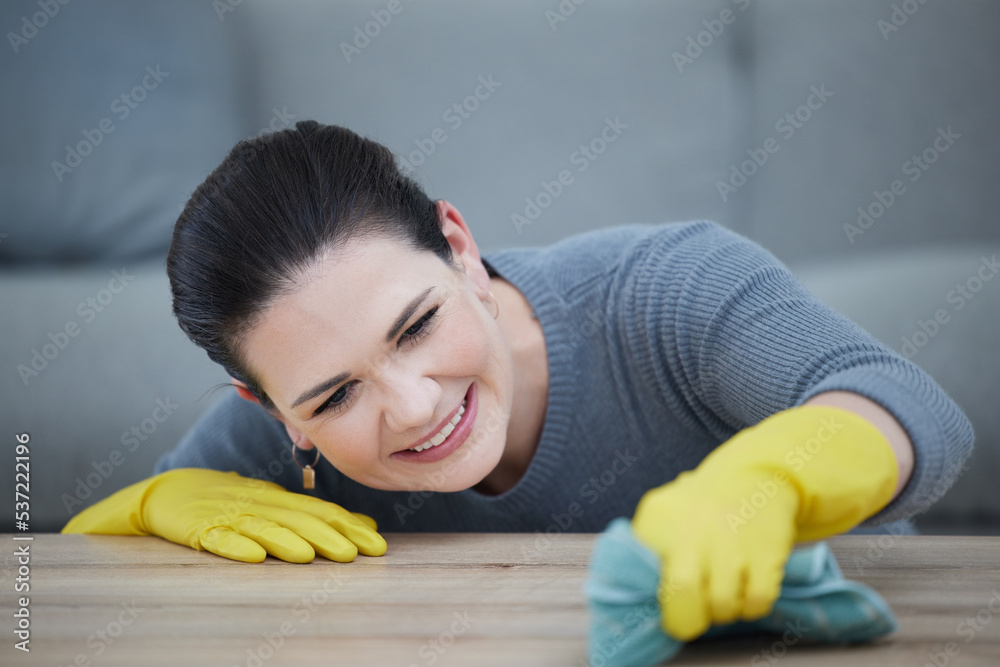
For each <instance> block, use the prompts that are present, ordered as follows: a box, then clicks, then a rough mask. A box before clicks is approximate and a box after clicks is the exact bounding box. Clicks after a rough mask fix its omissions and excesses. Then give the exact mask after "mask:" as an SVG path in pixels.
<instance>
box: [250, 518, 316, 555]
mask: <svg viewBox="0 0 1000 667" xmlns="http://www.w3.org/2000/svg"><path fill="white" fill-rule="evenodd" d="M232 527H233V528H234V529H235V530H236V531H237V532H239V534H240V535H243V536H245V537H248V538H250V539H251V540H253V541H254V542H256V543H257V544H259V545H260V546H262V547H264V549H265V550H266V551H267V553H269V554H271V555H272V556H274V557H275V558H280V559H281V560H283V561H286V562H289V563H310V562H312V560H313V559H314V558H316V552H315V551H314V550H313V548H312V545H310V544H309V543H308V542H307V541H306V540H304V539H302V538H301V537H299V536H298V535H296V534H295V533H294V532H292V531H290V530H288V529H287V528H285V527H284V526H280V525H278V524H277V523H275V522H274V521H271V520H270V519H265V518H264V517H261V516H253V515H249V514H248V515H243V516H241V517H239V518H238V519H236V520H235V521H233V523H232Z"/></svg>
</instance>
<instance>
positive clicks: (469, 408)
mask: <svg viewBox="0 0 1000 667" xmlns="http://www.w3.org/2000/svg"><path fill="white" fill-rule="evenodd" d="M478 396H479V392H478V390H477V388H476V383H475V382H473V383H471V384H470V385H469V388H468V389H467V390H466V392H465V398H464V399H463V400H462V403H461V405H459V406H458V408H456V409H455V414H453V415H452V416H451V419H449V420H448V421H447V422H446V423H445V425H444V426H442V427H441V430H440V431H438V432H437V433H435V434H434V435H432V436H431V437H430V438H428V439H427V440H425V441H424V442H422V443H421V444H420V445H418V446H416V447H411V448H409V449H401V450H399V451H397V452H395V453H393V454H391V455H390V456H391V457H392V458H394V459H398V460H401V461H405V462H408V463H436V462H437V461H440V460H441V459H445V458H448V457H449V456H451V455H452V453H453V452H455V450H457V449H458V448H460V447H461V446H462V445H463V444H464V443H465V441H466V440H467V439H468V438H469V434H470V433H471V432H472V429H473V428H474V426H475V422H476V416H477V414H478V412H479V410H478V407H479V398H478Z"/></svg>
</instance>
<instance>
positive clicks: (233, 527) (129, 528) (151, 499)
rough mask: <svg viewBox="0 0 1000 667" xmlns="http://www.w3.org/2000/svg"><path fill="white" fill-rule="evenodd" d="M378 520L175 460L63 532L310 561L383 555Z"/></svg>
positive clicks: (242, 557)
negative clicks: (175, 465) (154, 537)
mask: <svg viewBox="0 0 1000 667" xmlns="http://www.w3.org/2000/svg"><path fill="white" fill-rule="evenodd" d="M376 527H377V526H376V525H375V521H374V520H373V519H372V518H371V517H368V516H366V515H364V514H355V513H353V512H349V511H347V510H346V509H344V508H342V507H340V506H339V505H335V504H333V503H329V502H326V501H325V500H320V499H319V498H313V497H312V496H307V495H303V494H301V493H292V492H290V491H286V490H285V488H284V487H282V486H280V485H278V484H275V483H274V482H268V481H265V480H261V479H253V478H250V477H243V476H241V475H239V474H238V473H235V472H220V471H218V470H208V469H205V468H176V469H174V470H168V471H167V472H164V473H160V474H159V475H155V476H153V477H150V478H148V479H145V480H143V481H141V482H137V483H136V484H133V485H131V486H127V487H125V488H124V489H122V490H120V491H118V492H116V493H114V494H112V495H111V496H109V497H107V498H105V499H104V500H102V501H101V502H99V503H97V504H95V505H92V506H90V507H88V508H87V509H85V510H84V511H82V512H80V513H79V514H77V515H76V516H75V517H73V518H72V519H70V521H69V523H67V524H66V526H65V527H64V528H63V529H62V531H61V532H63V533H91V534H99V535H158V536H160V537H162V538H165V539H167V540H170V541H171V542H176V543H177V544H183V545H184V546H188V547H191V548H192V549H197V550H199V551H211V552H212V553H214V554H217V555H219V556H222V557H224V558H231V559H233V560H239V561H244V562H247V563H259V562H261V561H262V560H264V559H265V558H266V557H267V554H271V555H272V556H274V557H275V558H280V559H281V560H285V561H289V562H291V563H308V562H309V561H311V560H312V559H313V558H315V556H316V554H317V553H318V554H320V555H321V556H325V557H326V558H329V559H330V560H335V561H340V562H343V563H346V562H350V561H352V560H354V558H355V556H357V555H358V553H359V552H360V553H362V554H364V555H366V556H381V555H382V554H384V553H385V550H386V543H385V540H384V539H383V538H382V536H381V535H379V534H378V533H377V532H375V529H376Z"/></svg>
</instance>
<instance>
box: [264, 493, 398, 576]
mask: <svg viewBox="0 0 1000 667" xmlns="http://www.w3.org/2000/svg"><path fill="white" fill-rule="evenodd" d="M327 504H329V503H327ZM345 511H346V510H345ZM254 513H255V514H257V515H258V516H262V517H264V518H267V519H270V520H271V521H274V522H275V523H277V524H280V525H282V526H284V527H285V528H287V529H288V530H290V531H292V532H293V533H295V534H296V535H298V536H299V537H301V538H302V539H303V540H305V541H306V542H308V543H309V544H310V545H311V546H312V548H313V549H315V551H316V553H318V554H319V555H321V556H323V557H324V558H328V559H330V560H333V561H337V562H339V563H349V562H351V561H352V560H354V558H355V557H356V556H357V555H358V547H357V546H355V544H354V543H353V542H351V540H349V539H348V538H347V537H346V536H344V535H342V534H341V533H339V532H338V531H337V529H335V528H334V527H333V526H331V525H330V524H328V523H326V522H325V521H323V520H322V519H320V518H319V517H317V516H316V515H314V514H310V513H309V512H302V511H299V510H294V509H288V508H287V507H275V506H273V505H259V506H255V507H254ZM351 521H355V522H357V523H358V524H359V525H360V526H362V527H363V528H364V530H365V531H368V532H373V531H371V529H370V528H368V526H365V525H364V524H363V523H361V521H360V520H358V519H355V518H354V517H353V516H352V517H351ZM374 534H376V535H377V534H378V533H374ZM379 539H381V536H380V537H379ZM383 542H384V540H383Z"/></svg>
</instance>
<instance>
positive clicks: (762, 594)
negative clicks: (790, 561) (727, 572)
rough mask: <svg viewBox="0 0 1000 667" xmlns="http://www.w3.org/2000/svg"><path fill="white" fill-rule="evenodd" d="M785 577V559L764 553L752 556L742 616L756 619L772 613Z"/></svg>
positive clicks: (745, 618)
mask: <svg viewBox="0 0 1000 667" xmlns="http://www.w3.org/2000/svg"><path fill="white" fill-rule="evenodd" d="M784 577H785V566H784V561H783V560H776V559H774V558H773V557H772V556H766V555H763V554H761V555H758V556H757V557H754V558H752V559H751V561H750V562H749V564H748V566H747V583H746V588H745V590H744V600H743V610H742V613H741V614H740V618H742V619H743V620H744V621H755V620H757V619H758V618H763V617H764V616H767V615H768V614H769V613H771V609H772V608H773V607H774V603H775V601H776V600H777V599H778V596H779V595H781V581H782V580H783V579H784Z"/></svg>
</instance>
